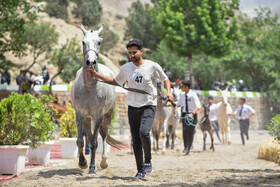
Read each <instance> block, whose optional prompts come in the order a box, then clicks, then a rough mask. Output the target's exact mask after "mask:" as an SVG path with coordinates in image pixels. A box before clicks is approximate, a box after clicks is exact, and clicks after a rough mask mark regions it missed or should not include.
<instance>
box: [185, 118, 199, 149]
mask: <svg viewBox="0 0 280 187" xmlns="http://www.w3.org/2000/svg"><path fill="white" fill-rule="evenodd" d="M186 114H187V113H182V117H184V116H185V115H186ZM196 123H197V114H195V115H194V121H193V124H196ZM182 125H183V127H182V130H183V139H184V148H185V149H186V150H188V151H190V149H191V147H192V143H193V137H194V131H195V126H192V125H189V124H188V123H186V120H185V119H183V120H182Z"/></svg>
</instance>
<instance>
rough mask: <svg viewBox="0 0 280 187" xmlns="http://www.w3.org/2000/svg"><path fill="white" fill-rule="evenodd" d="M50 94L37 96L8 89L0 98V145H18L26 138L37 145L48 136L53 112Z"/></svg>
mask: <svg viewBox="0 0 280 187" xmlns="http://www.w3.org/2000/svg"><path fill="white" fill-rule="evenodd" d="M51 101H53V98H52V97H51V96H47V95H43V96H42V98H41V99H37V98H35V97H33V96H32V95H30V94H24V95H19V94H17V93H12V94H11V95H10V96H9V97H8V98H5V99H2V100H1V102H0V124H1V126H0V145H19V144H22V143H24V142H26V141H30V147H33V148H35V147H37V146H38V145H40V144H41V143H42V142H45V141H48V140H50V139H51V138H52V136H51V135H52V133H53V132H54V131H55V125H54V124H53V123H52V122H51V120H52V118H53V116H54V114H55V113H56V112H55V109H53V108H52V107H51V106H50V105H49V103H50V102H51Z"/></svg>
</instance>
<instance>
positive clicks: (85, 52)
mask: <svg viewBox="0 0 280 187" xmlns="http://www.w3.org/2000/svg"><path fill="white" fill-rule="evenodd" d="M89 51H93V52H95V54H96V56H98V53H97V52H96V51H95V50H93V49H88V50H86V51H85V52H84V55H86V54H87V52H89Z"/></svg>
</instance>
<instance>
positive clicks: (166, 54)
mask: <svg viewBox="0 0 280 187" xmlns="http://www.w3.org/2000/svg"><path fill="white" fill-rule="evenodd" d="M144 57H146V58H148V59H151V60H153V61H155V62H157V63H159V64H160V65H161V66H162V67H163V69H165V70H171V72H173V77H174V78H177V77H179V76H181V77H183V76H184V71H185V69H187V64H186V63H184V61H185V59H184V58H183V57H180V56H178V55H177V54H175V53H172V51H171V50H170V49H169V48H168V47H167V46H166V45H165V44H164V43H163V42H161V43H160V44H159V45H158V47H157V49H156V50H155V51H151V52H147V54H146V53H144Z"/></svg>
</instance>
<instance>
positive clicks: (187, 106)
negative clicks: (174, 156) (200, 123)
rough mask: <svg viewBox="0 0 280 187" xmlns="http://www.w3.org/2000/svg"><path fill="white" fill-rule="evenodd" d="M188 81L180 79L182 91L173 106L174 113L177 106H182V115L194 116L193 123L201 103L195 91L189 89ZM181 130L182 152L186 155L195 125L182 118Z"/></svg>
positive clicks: (195, 120)
mask: <svg viewBox="0 0 280 187" xmlns="http://www.w3.org/2000/svg"><path fill="white" fill-rule="evenodd" d="M190 88H191V82H190V81H182V90H183V91H184V93H182V94H181V96H180V98H179V100H178V101H177V106H176V108H175V113H176V112H177V110H178V107H182V108H183V110H182V117H184V116H185V115H186V114H188V115H189V117H190V118H194V121H193V122H192V123H193V124H196V123H197V112H198V111H199V109H200V107H201V104H200V101H199V99H198V97H197V95H196V93H195V92H193V91H192V90H191V89H190ZM182 125H183V126H182V130H183V139H184V151H183V152H184V153H186V155H189V154H190V149H191V146H192V143H193V137H194V130H195V126H193V125H190V124H188V122H186V120H182Z"/></svg>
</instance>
